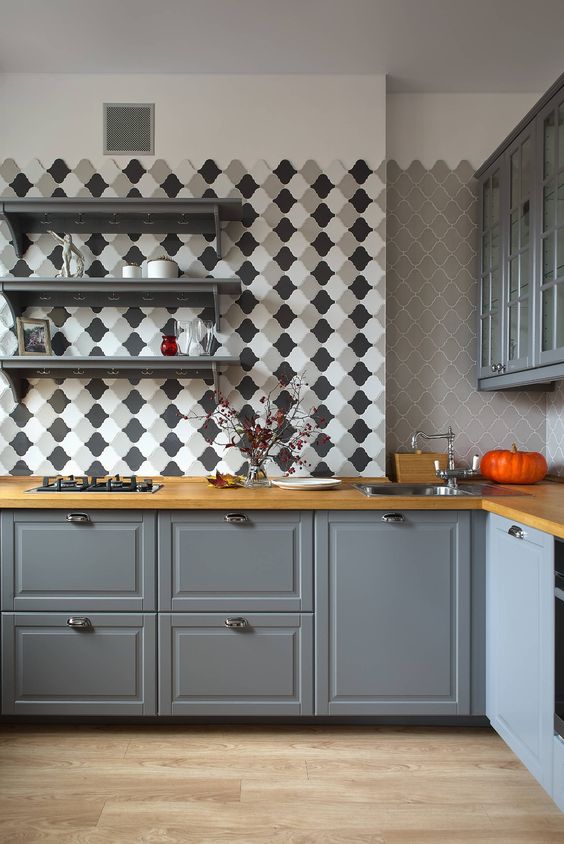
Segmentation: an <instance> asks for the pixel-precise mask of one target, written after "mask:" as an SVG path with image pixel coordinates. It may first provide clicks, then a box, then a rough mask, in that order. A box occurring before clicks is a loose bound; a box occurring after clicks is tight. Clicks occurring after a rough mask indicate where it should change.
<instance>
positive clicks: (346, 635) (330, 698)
mask: <svg viewBox="0 0 564 844" xmlns="http://www.w3.org/2000/svg"><path fill="white" fill-rule="evenodd" d="M383 515H385V514H384V513H383V512H381V511H373V512H330V513H317V514H316V575H317V576H316V584H317V585H316V591H317V598H316V650H317V688H316V713H317V714H330V715H448V714H451V715H456V714H467V713H468V712H469V711H470V529H469V524H470V523H469V513H457V512H453V511H449V512H444V511H443V512H441V511H435V512H421V511H407V512H404V513H399V514H398V515H401V516H402V517H403V520H402V521H398V522H386V521H383Z"/></svg>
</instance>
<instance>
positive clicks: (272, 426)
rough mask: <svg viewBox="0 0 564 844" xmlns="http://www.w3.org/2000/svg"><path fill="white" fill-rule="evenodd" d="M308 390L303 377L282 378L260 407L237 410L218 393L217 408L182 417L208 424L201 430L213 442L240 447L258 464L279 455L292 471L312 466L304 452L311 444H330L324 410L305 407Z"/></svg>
mask: <svg viewBox="0 0 564 844" xmlns="http://www.w3.org/2000/svg"><path fill="white" fill-rule="evenodd" d="M307 388H308V385H307V383H306V381H305V380H304V377H303V375H294V376H293V377H292V378H290V379H288V380H286V379H284V378H279V379H278V381H277V382H276V384H275V385H274V386H273V387H272V389H271V390H269V391H268V392H265V393H263V394H262V395H261V396H260V398H259V400H258V405H259V407H258V409H256V410H255V409H254V408H246V409H244V410H236V409H235V408H234V407H233V405H232V404H231V402H230V401H229V400H228V399H227V398H225V397H224V396H222V395H221V394H219V395H218V397H217V404H216V406H215V407H214V408H213V410H210V411H209V412H208V413H201V414H200V413H195V412H194V413H190V414H188V415H184V414H181V416H182V418H183V419H187V420H188V421H194V422H203V425H202V426H201V430H202V432H203V434H204V436H205V438H206V440H207V442H208V443H209V444H210V445H218V446H222V447H224V448H226V449H227V448H237V449H238V450H239V451H240V452H241V454H243V455H244V456H245V457H246V458H247V460H248V461H249V462H250V463H251V464H254V465H256V466H261V465H262V464H263V463H264V461H265V460H266V459H267V458H268V457H274V455H276V458H277V462H278V464H279V466H280V468H281V469H282V470H283V471H284V472H285V473H286V474H288V475H293V474H294V473H295V472H296V470H297V469H302V468H305V467H307V466H309V465H310V464H309V463H308V461H307V460H306V459H305V458H304V456H303V453H304V450H305V449H306V446H308V445H311V444H312V443H314V442H316V443H318V444H325V443H327V442H329V437H328V436H327V434H326V433H325V432H324V430H323V428H324V426H325V425H326V424H327V420H326V419H325V418H324V417H323V416H320V415H319V408H318V407H311V408H310V409H309V410H306V409H305V408H304V407H303V399H304V394H305V392H306V390H307ZM214 427H215V428H216V431H215V433H214V432H213V428H214ZM210 432H211V433H210Z"/></svg>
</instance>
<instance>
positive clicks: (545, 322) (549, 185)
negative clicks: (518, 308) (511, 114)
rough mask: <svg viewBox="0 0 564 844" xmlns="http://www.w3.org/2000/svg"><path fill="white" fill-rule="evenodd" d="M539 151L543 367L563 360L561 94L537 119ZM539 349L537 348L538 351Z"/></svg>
mask: <svg viewBox="0 0 564 844" xmlns="http://www.w3.org/2000/svg"><path fill="white" fill-rule="evenodd" d="M539 128H540V143H541V149H542V183H541V182H540V180H539V185H540V188H541V190H542V194H541V197H540V204H541V209H542V213H541V215H540V217H541V237H540V244H539V254H538V258H537V267H538V284H539V292H540V306H539V311H540V314H539V320H538V336H539V341H538V342H537V354H538V358H539V362H540V363H543V364H550V363H559V362H561V361H564V93H562V92H561V93H560V94H559V96H558V97H556V98H554V99H553V100H552V101H551V103H549V105H548V106H547V107H546V108H545V109H544V110H543V112H542V113H541V115H540V119H539ZM539 346H540V349H539Z"/></svg>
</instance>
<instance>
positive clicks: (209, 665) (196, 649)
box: [159, 613, 313, 715]
mask: <svg viewBox="0 0 564 844" xmlns="http://www.w3.org/2000/svg"><path fill="white" fill-rule="evenodd" d="M241 615H242V616H243V617H244V618H245V619H246V620H247V622H248V626H247V627H243V628H235V629H229V628H227V627H226V626H225V619H226V616H225V614H224V613H206V614H196V613H189V614H183V615H172V614H166V613H163V614H160V615H159V649H160V654H159V666H160V667H159V714H162V715H171V714H172V715H184V714H186V715H189V714H192V715H311V714H312V712H313V670H312V664H313V656H312V616H311V615H307V614H292V613H287V614H283V613H280V614H267V613H264V614H255V613H244V614H241ZM230 617H231V616H230Z"/></svg>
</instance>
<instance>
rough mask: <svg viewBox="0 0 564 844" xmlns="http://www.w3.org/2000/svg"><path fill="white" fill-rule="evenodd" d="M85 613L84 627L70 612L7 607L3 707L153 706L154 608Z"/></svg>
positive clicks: (123, 711) (95, 711)
mask: <svg viewBox="0 0 564 844" xmlns="http://www.w3.org/2000/svg"><path fill="white" fill-rule="evenodd" d="M76 615H77V614H75V617H76ZM88 618H89V619H90V622H91V625H92V626H91V627H88V628H86V629H80V628H72V627H69V626H68V624H67V621H68V619H69V615H68V614H67V613H2V656H3V659H2V712H3V713H4V714H13V713H15V714H31V715H63V714H74V715H154V714H155V711H156V685H155V659H156V645H155V641H156V635H155V627H156V624H155V615H154V614H140V613H139V614H137V613H130V614H125V613H123V614H122V613H104V614H99V613H92V614H91V613H89V614H88Z"/></svg>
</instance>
